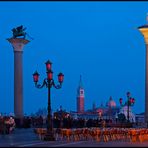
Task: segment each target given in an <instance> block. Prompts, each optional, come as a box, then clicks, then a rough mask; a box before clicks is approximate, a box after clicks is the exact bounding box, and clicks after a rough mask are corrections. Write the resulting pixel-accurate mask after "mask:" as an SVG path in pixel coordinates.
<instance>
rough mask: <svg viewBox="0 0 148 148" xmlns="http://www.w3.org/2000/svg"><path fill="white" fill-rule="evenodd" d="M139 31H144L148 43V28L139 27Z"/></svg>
mask: <svg viewBox="0 0 148 148" xmlns="http://www.w3.org/2000/svg"><path fill="white" fill-rule="evenodd" d="M139 31H140V32H141V33H142V35H143V36H144V39H145V43H146V44H148V28H144V27H143V28H139Z"/></svg>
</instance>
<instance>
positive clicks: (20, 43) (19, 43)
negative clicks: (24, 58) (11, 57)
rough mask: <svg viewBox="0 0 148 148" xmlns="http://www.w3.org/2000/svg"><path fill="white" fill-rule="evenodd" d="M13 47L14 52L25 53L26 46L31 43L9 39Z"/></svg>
mask: <svg viewBox="0 0 148 148" xmlns="http://www.w3.org/2000/svg"><path fill="white" fill-rule="evenodd" d="M7 40H8V41H9V42H10V43H11V44H12V46H13V49H14V51H20V52H21V51H23V47H24V45H26V44H27V43H29V42H30V41H29V40H26V39H23V38H9V39H7Z"/></svg>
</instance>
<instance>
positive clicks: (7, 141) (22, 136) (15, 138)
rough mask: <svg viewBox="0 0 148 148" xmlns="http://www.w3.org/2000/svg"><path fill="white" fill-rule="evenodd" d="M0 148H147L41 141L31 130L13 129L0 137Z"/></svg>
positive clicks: (145, 144)
mask: <svg viewBox="0 0 148 148" xmlns="http://www.w3.org/2000/svg"><path fill="white" fill-rule="evenodd" d="M0 147H148V141H147V142H141V143H140V142H129V141H109V142H103V141H101V142H97V141H91V140H89V141H69V142H67V141H66V140H62V141H41V140H39V138H38V136H37V135H36V134H35V133H34V132H33V129H32V128H28V129H15V131H14V132H13V133H11V134H9V135H0Z"/></svg>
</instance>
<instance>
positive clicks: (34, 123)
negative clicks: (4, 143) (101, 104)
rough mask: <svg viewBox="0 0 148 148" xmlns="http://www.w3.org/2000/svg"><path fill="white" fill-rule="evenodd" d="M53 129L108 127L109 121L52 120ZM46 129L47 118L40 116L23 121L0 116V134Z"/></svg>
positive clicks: (29, 117)
mask: <svg viewBox="0 0 148 148" xmlns="http://www.w3.org/2000/svg"><path fill="white" fill-rule="evenodd" d="M52 123H53V124H52V125H53V128H84V127H88V128H91V127H109V126H110V125H111V124H112V120H111V119H106V120H105V119H87V120H86V119H82V118H78V119H75V118H72V117H65V118H53V119H52ZM30 127H34V128H38V127H40V128H46V127H47V118H46V117H42V116H33V117H31V116H24V117H23V119H19V118H15V117H13V116H0V134H9V133H11V132H12V131H13V130H14V129H15V128H30Z"/></svg>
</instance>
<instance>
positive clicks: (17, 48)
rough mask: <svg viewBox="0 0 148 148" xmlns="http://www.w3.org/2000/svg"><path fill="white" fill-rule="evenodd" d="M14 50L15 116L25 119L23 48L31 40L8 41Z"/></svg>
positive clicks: (16, 39)
mask: <svg viewBox="0 0 148 148" xmlns="http://www.w3.org/2000/svg"><path fill="white" fill-rule="evenodd" d="M7 40H8V41H9V42H10V43H11V45H12V47H13V49H14V114H15V117H16V118H23V116H24V115H23V61H22V60H23V48H24V45H26V44H27V43H28V42H29V40H26V39H23V38H10V39H7Z"/></svg>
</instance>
